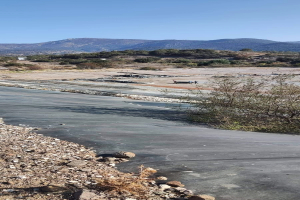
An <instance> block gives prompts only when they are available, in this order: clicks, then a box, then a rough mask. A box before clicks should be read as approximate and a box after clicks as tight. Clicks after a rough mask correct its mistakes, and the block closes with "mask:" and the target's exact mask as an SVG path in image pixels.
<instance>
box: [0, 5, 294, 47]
mask: <svg viewBox="0 0 300 200" xmlns="http://www.w3.org/2000/svg"><path fill="white" fill-rule="evenodd" d="M69 38H113V39H151V40H152V39H155V40H163V39H177V40H214V39H224V38H226V39H228V38H259V39H269V40H275V41H300V1H299V0H26V1H25V0H1V1H0V43H38V42H47V41H56V40H62V39H69Z"/></svg>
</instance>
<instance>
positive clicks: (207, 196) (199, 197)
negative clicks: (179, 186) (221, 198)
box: [189, 194, 216, 200]
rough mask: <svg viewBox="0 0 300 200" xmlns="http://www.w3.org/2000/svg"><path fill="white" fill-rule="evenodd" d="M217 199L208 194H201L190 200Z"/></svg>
mask: <svg viewBox="0 0 300 200" xmlns="http://www.w3.org/2000/svg"><path fill="white" fill-rule="evenodd" d="M215 199H216V198H215V197H213V196H210V195H207V194H200V195H197V196H191V197H190V198H189V200H215Z"/></svg>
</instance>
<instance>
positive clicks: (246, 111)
mask: <svg viewBox="0 0 300 200" xmlns="http://www.w3.org/2000/svg"><path fill="white" fill-rule="evenodd" d="M292 78H293V76H287V75H279V76H277V77H275V78H274V77H273V78H272V77H269V78H264V79H260V80H255V79H254V78H248V79H244V78H233V77H231V78H214V80H213V81H212V82H211V87H212V91H211V92H210V94H209V95H208V96H205V97H204V95H203V93H201V92H200V93H199V94H198V98H197V101H196V102H195V103H194V106H195V108H196V109H193V111H191V112H190V115H189V116H190V118H191V119H192V120H193V121H197V122H205V123H208V124H210V125H213V126H215V127H219V128H224V129H231V130H244V131H259V132H276V133H294V134H300V86H299V85H296V84H294V83H292V82H290V80H291V79H292Z"/></svg>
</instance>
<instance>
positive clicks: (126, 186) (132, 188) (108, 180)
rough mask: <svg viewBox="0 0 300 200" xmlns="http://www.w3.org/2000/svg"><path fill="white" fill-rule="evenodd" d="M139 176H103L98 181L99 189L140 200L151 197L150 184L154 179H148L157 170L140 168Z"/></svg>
mask: <svg viewBox="0 0 300 200" xmlns="http://www.w3.org/2000/svg"><path fill="white" fill-rule="evenodd" d="M139 169H140V172H139V174H138V175H134V174H120V175H119V176H118V177H111V176H110V175H109V174H106V175H104V176H103V178H102V179H99V180H98V184H97V187H98V189H100V190H102V191H106V192H109V193H111V194H116V193H117V194H119V195H126V196H134V197H138V198H140V199H145V198H147V197H149V187H148V185H149V183H150V182H151V181H153V179H151V178H148V177H149V176H150V175H152V174H153V173H156V170H154V169H152V168H144V166H143V165H141V166H140V167H139Z"/></svg>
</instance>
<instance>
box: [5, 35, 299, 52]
mask: <svg viewBox="0 0 300 200" xmlns="http://www.w3.org/2000/svg"><path fill="white" fill-rule="evenodd" d="M244 48H249V49H253V50H255V51H296V52H300V42H299V41H295V42H278V41H273V40H264V39H255V38H237V39H218V40H174V39H172V40H146V39H107V38H70V39H64V40H57V41H50V42H41V43H27V44H14V43H10V44H5V43H2V44H1V43H0V54H2V55H10V54H16V55H19V54H23V55H32V54H43V53H45V54H61V53H80V52H99V51H114V50H116V51H122V50H157V49H214V50H231V51H238V50H241V49H244Z"/></svg>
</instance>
